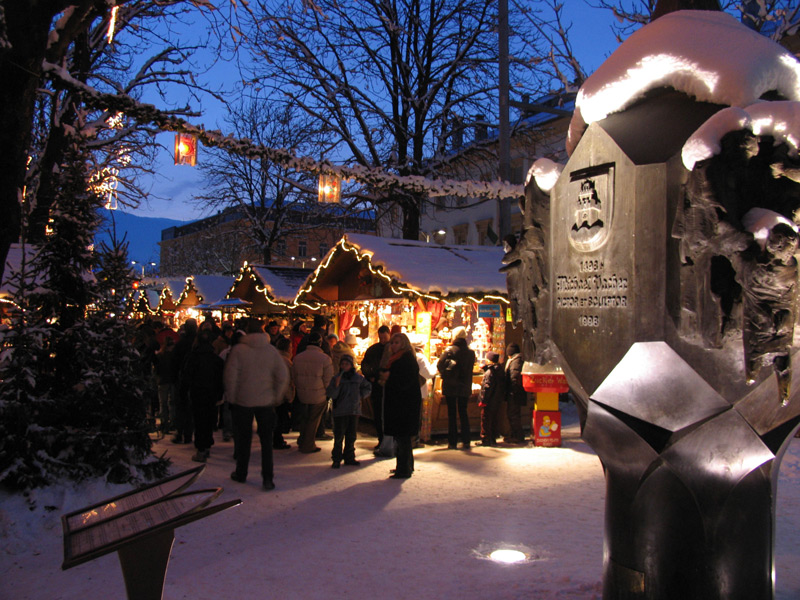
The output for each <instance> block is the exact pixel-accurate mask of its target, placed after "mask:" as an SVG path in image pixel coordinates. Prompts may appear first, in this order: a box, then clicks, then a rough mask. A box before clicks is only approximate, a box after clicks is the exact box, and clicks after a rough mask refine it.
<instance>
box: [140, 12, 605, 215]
mask: <svg viewBox="0 0 800 600" xmlns="http://www.w3.org/2000/svg"><path fill="white" fill-rule="evenodd" d="M564 10H565V13H566V16H567V21H571V22H572V23H573V26H572V29H571V36H570V39H571V42H572V44H573V47H574V49H575V52H576V54H577V56H578V59H579V60H580V61H581V64H582V65H583V67H584V69H586V71H587V73H589V74H591V73H592V72H593V71H594V70H595V69H596V68H597V67H598V66H600V64H601V63H602V62H603V61H604V60H605V59H606V58H607V57H608V56H609V55H610V54H611V52H613V51H614V49H615V48H616V47H617V41H616V39H615V38H614V35H613V33H612V32H611V24H612V23H613V20H614V18H613V16H612V15H611V13H610V12H609V11H606V10H600V9H597V8H592V7H589V6H587V5H586V4H584V3H583V2H580V1H577V0H568V1H567V2H565V8H564ZM233 72H234V70H233V69H227V70H226V69H225V68H224V65H222V66H219V67H217V69H216V70H215V71H212V74H214V73H217V74H218V75H217V76H218V77H220V79H221V80H222V81H225V78H226V77H227V76H229V75H230V74H231V73H233ZM212 76H213V75H212ZM150 101H151V102H152V100H150ZM156 104H157V103H156ZM192 106H193V108H194V107H195V106H196V105H195V104H193V105H192ZM201 110H202V112H203V117H202V118H197V119H190V121H191V122H192V123H195V124H203V125H204V126H205V127H206V129H220V130H221V131H223V133H226V131H225V126H224V123H223V120H224V114H223V112H222V111H221V108H220V106H219V104H218V103H217V102H215V101H213V100H209V101H204V103H203V105H202V107H201ZM173 140H174V134H172V133H162V134H160V135H159V136H158V142H159V143H160V144H161V145H163V146H164V147H166V148H167V149H168V151H165V150H164V149H161V150H160V151H159V163H158V167H157V169H158V172H159V177H158V178H155V179H154V180H153V183H152V188H153V190H154V191H155V192H156V194H157V195H158V196H160V197H162V198H166V200H160V199H155V198H150V200H149V201H147V202H145V203H143V204H142V206H141V207H140V208H139V209H137V210H136V211H134V213H135V214H137V215H140V216H143V217H159V218H169V219H177V220H182V221H191V220H194V219H199V218H202V217H205V216H208V213H207V212H203V211H202V210H200V209H199V208H198V207H197V206H196V205H194V204H192V203H191V202H189V199H190V198H191V196H192V195H193V194H197V193H200V192H201V190H202V178H201V176H200V170H199V169H197V168H193V167H188V166H181V165H178V166H176V165H174V164H173V157H172V146H173ZM204 150H205V148H204V147H203V146H202V145H200V147H199V150H198V161H202V160H203V151H204Z"/></svg>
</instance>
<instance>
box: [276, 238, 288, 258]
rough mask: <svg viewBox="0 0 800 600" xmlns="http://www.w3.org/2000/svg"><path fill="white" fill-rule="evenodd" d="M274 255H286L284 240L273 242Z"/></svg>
mask: <svg viewBox="0 0 800 600" xmlns="http://www.w3.org/2000/svg"><path fill="white" fill-rule="evenodd" d="M275 254H277V255H278V256H285V255H286V240H285V239H283V238H281V239H279V240H277V241H276V242H275Z"/></svg>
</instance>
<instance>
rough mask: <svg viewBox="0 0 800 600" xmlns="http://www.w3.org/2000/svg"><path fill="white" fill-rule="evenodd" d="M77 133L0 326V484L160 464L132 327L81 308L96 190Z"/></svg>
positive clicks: (89, 285) (156, 471) (137, 471)
mask: <svg viewBox="0 0 800 600" xmlns="http://www.w3.org/2000/svg"><path fill="white" fill-rule="evenodd" d="M79 142H80V140H75V143H74V144H72V145H71V148H72V150H71V151H70V153H69V155H68V156H67V160H66V161H65V163H64V165H63V166H62V173H61V176H62V177H61V184H60V186H59V190H60V193H59V196H58V199H57V201H56V204H55V206H54V210H53V212H52V221H51V228H52V234H51V235H49V236H47V238H46V239H45V241H44V243H43V244H42V245H41V247H40V248H39V250H38V252H37V254H36V257H35V259H34V260H33V265H32V266H33V268H32V271H33V273H34V275H35V277H34V279H35V283H29V284H21V285H19V286H18V287H19V291H20V294H21V297H20V298H19V304H20V306H21V307H23V308H24V309H25V310H21V311H19V312H18V314H17V316H16V317H15V318H14V319H13V321H12V324H11V326H10V328H9V329H7V330H5V331H2V332H0V344H2V354H0V484H5V485H7V486H9V487H11V488H12V489H28V488H31V487H36V486H40V485H46V484H48V483H52V482H54V481H55V480H56V479H58V478H64V477H65V478H68V479H72V480H78V481H79V480H82V479H85V478H88V477H97V476H101V477H105V478H106V479H107V480H108V481H111V482H115V483H121V482H127V481H136V480H138V479H139V478H141V477H155V476H161V475H163V474H164V473H165V472H166V467H167V464H168V463H167V461H165V460H163V459H160V458H159V459H157V458H154V457H153V456H152V454H151V448H152V441H151V440H150V437H149V435H148V428H147V425H146V420H145V416H146V415H145V402H146V400H145V393H144V390H145V389H146V385H147V381H146V376H145V374H144V373H143V371H142V368H141V359H140V356H139V353H138V352H137V351H136V349H135V348H134V347H133V344H132V343H131V339H132V337H133V330H132V328H131V327H130V325H128V324H127V323H126V322H125V321H123V320H121V319H111V318H108V319H107V318H105V315H103V314H101V313H98V314H95V315H90V316H87V310H88V308H89V306H90V304H91V303H92V302H94V301H95V300H96V299H97V298H98V286H97V284H96V282H95V281H94V278H93V277H92V276H91V271H90V266H91V261H92V254H91V250H90V244H91V239H92V235H93V232H94V229H95V228H96V226H97V208H98V205H99V199H98V198H97V196H95V195H94V194H93V193H92V192H89V191H87V188H88V186H87V181H88V177H87V168H86V165H87V161H86V160H85V154H84V153H83V152H82V151H81V147H82V145H81V144H80V143H79ZM21 281H23V282H24V281H26V280H25V278H22V280H21Z"/></svg>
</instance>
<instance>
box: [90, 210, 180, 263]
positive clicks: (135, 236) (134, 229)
mask: <svg viewBox="0 0 800 600" xmlns="http://www.w3.org/2000/svg"><path fill="white" fill-rule="evenodd" d="M103 217H104V222H103V224H102V225H101V226H100V228H99V229H98V231H97V234H96V235H95V238H94V242H95V244H96V245H97V246H99V245H100V242H105V243H106V244H107V245H109V246H110V245H111V232H112V230H116V234H117V235H116V237H117V240H122V239H123V236H126V237H125V241H127V242H128V258H129V259H130V260H135V261H136V262H137V263H140V264H147V263H150V262H154V263H156V264H158V263H159V262H160V258H161V256H160V250H159V246H158V243H159V242H160V241H161V230H162V229H167V228H169V227H175V226H177V225H184V224H185V223H186V221H176V220H174V219H159V218H153V217H140V216H138V215H132V214H129V213H124V212H121V211H118V210H115V211H105V210H104V211H103ZM112 218H113V224H112ZM112 227H113V229H112ZM148 271H149V269H148Z"/></svg>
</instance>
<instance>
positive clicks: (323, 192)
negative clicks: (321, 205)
mask: <svg viewBox="0 0 800 600" xmlns="http://www.w3.org/2000/svg"><path fill="white" fill-rule="evenodd" d="M341 196H342V182H341V180H340V179H339V178H338V177H336V176H334V175H327V174H325V173H321V174H320V176H319V192H318V198H319V202H339V199H340V198H341Z"/></svg>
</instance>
